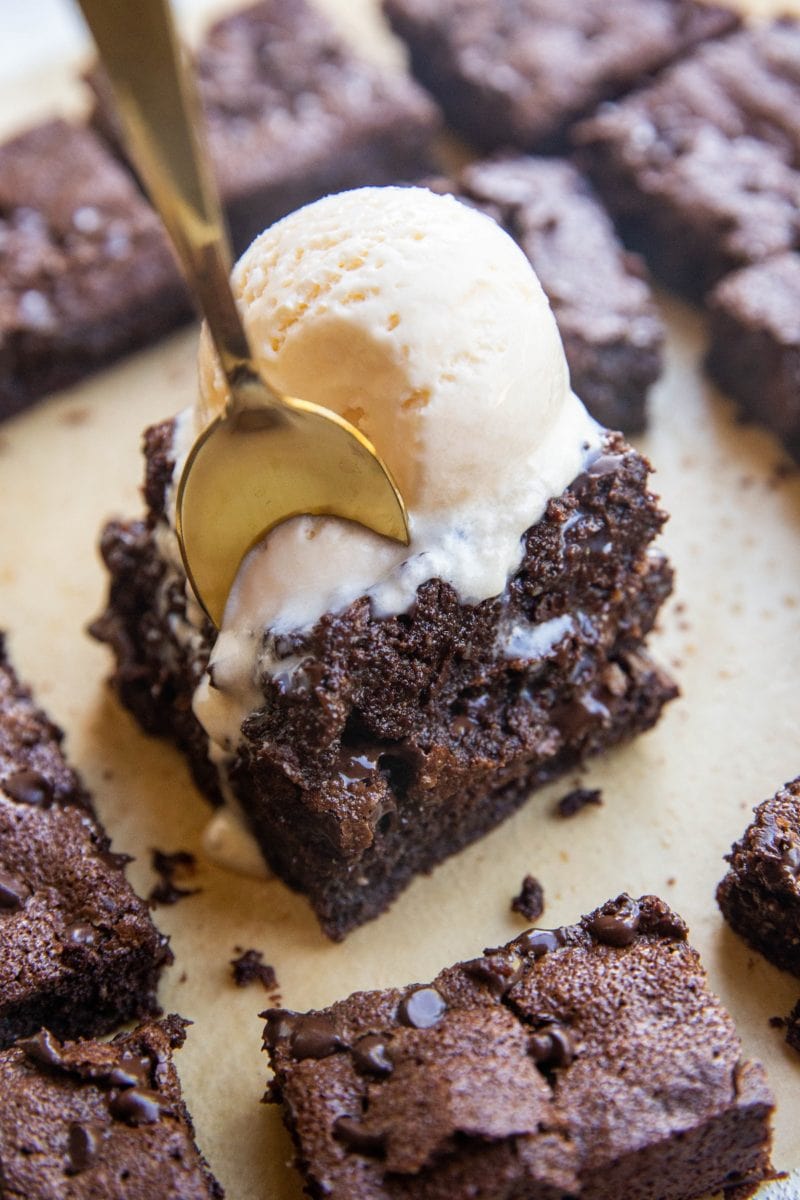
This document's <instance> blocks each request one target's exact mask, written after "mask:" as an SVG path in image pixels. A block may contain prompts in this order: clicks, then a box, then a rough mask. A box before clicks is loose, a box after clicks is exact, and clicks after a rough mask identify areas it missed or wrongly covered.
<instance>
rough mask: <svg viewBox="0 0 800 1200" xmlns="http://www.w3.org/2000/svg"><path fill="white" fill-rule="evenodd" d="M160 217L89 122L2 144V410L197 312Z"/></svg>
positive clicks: (45, 128)
mask: <svg viewBox="0 0 800 1200" xmlns="http://www.w3.org/2000/svg"><path fill="white" fill-rule="evenodd" d="M189 311H190V310H189V302H188V297H187V295H186V292H185V289H184V286H183V283H182V281H181V278H180V275H179V273H178V268H177V266H176V264H175V262H174V260H173V258H172V254H171V251H170V250H169V248H168V246H167V241H166V237H165V235H164V233H163V231H162V228H161V225H160V222H159V220H158V218H157V217H156V215H155V213H154V212H153V211H152V209H151V208H150V207H149V205H148V204H147V203H146V201H145V200H144V198H143V197H142V196H141V194H140V193H139V191H138V189H137V187H136V185H135V183H134V181H133V180H132V179H131V178H130V176H129V175H128V173H127V172H126V171H125V170H124V169H123V168H122V167H121V166H120V165H119V163H117V162H115V160H114V159H113V157H112V156H111V154H109V152H108V151H107V149H106V148H105V147H104V145H103V143H102V142H101V141H100V139H99V138H98V137H96V135H95V134H94V133H92V132H91V130H88V129H83V128H81V127H79V126H77V125H70V124H67V123H66V122H65V121H50V122H49V123H48V124H45V125H40V126H38V127H36V128H35V129H31V130H29V131H28V132H27V133H23V134H21V135H20V136H19V137H17V138H14V139H13V140H12V141H10V142H7V143H6V144H5V145H3V146H0V418H2V417H5V416H9V415H11V414H12V413H14V412H16V411H17V410H19V409H21V408H23V407H25V406H26V405H27V404H29V403H30V402H31V401H32V400H34V399H36V398H37V397H38V396H41V395H43V394H44V393H46V392H50V391H53V390H54V389H56V388H60V387H65V386H66V385H67V384H70V383H74V382H75V381H76V380H78V379H80V378H82V377H83V376H84V375H86V374H88V373H89V372H90V371H94V370H96V369H97V368H98V367H101V366H103V365H104V364H105V363H108V362H110V361H111V360H112V359H114V358H117V357H119V356H120V355H122V354H125V353H126V352H127V351H128V350H132V349H134V348H135V347H136V346H140V345H143V344H144V343H146V342H149V341H152V340H154V339H155V338H157V337H159V336H161V335H162V334H164V333H166V332H167V331H169V330H170V329H172V328H173V327H174V326H175V325H176V324H178V322H180V321H181V320H183V319H184V318H186V317H187V316H188V315H189Z"/></svg>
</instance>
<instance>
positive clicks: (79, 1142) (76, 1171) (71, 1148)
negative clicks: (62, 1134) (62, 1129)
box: [67, 1121, 102, 1175]
mask: <svg viewBox="0 0 800 1200" xmlns="http://www.w3.org/2000/svg"><path fill="white" fill-rule="evenodd" d="M101 1136H102V1135H101V1133H100V1132H99V1130H97V1129H94V1128H93V1127H92V1126H91V1125H83V1124H81V1123H80V1122H79V1121H73V1122H72V1124H71V1125H70V1127H69V1135H68V1141H67V1170H68V1172H69V1173H70V1175H80V1173H81V1171H85V1170H86V1169H87V1167H90V1166H91V1165H92V1163H93V1162H94V1160H95V1157H96V1155H97V1150H98V1147H99V1145H100V1138H101Z"/></svg>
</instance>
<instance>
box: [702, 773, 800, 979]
mask: <svg viewBox="0 0 800 1200" xmlns="http://www.w3.org/2000/svg"><path fill="white" fill-rule="evenodd" d="M754 811H755V819H754V820H753V822H752V823H751V824H750V825H748V827H747V829H746V830H745V832H744V835H743V836H742V838H741V839H740V840H739V841H738V842H735V843H734V845H733V846H732V847H731V852H730V854H729V855H727V861H728V862H729V863H730V870H729V871H728V874H727V875H726V876H725V878H724V879H723V880H722V882H721V883H720V885H719V887H718V888H717V901H718V903H719V906H720V908H721V909H722V915H723V916H724V917H725V920H726V921H727V922H728V924H729V925H730V926H731V928H732V929H734V930H735V931H736V932H737V933H738V934H739V936H740V937H742V938H744V940H745V941H746V942H747V944H748V945H749V946H752V947H753V949H754V950H758V951H760V953H761V954H763V955H764V956H765V958H768V959H769V960H770V962H772V963H774V964H775V966H776V967H781V968H782V969H783V970H784V971H791V972H792V973H793V974H794V975H800V778H798V779H795V780H793V781H792V782H791V783H787V784H786V785H785V787H782V788H781V790H780V791H779V792H777V793H776V794H775V796H773V798H772V799H771V800H765V801H764V803H763V804H760V805H759V806H758V808H756V809H755V810H754Z"/></svg>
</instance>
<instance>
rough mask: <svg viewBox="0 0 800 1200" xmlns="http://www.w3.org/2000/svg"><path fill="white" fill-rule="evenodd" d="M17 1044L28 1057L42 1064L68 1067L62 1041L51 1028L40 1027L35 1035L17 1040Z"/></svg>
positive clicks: (44, 1065)
mask: <svg viewBox="0 0 800 1200" xmlns="http://www.w3.org/2000/svg"><path fill="white" fill-rule="evenodd" d="M17 1046H18V1047H19V1049H20V1050H23V1051H24V1052H25V1054H27V1056H28V1058H30V1059H32V1060H33V1061H34V1062H35V1063H39V1065H40V1066H43V1067H60V1068H62V1069H66V1065H67V1064H66V1062H65V1060H64V1056H63V1054H62V1053H61V1050H62V1047H61V1042H59V1040H58V1038H57V1037H54V1035H53V1034H52V1033H51V1032H50V1030H49V1029H40V1030H39V1032H38V1033H37V1034H34V1036H33V1037H29V1038H24V1039H23V1040H22V1041H19V1042H17Z"/></svg>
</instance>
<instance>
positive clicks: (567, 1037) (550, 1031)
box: [528, 1025, 575, 1067]
mask: <svg viewBox="0 0 800 1200" xmlns="http://www.w3.org/2000/svg"><path fill="white" fill-rule="evenodd" d="M528 1047H529V1053H530V1055H531V1057H532V1058H533V1060H534V1062H535V1063H536V1064H537V1065H538V1066H540V1067H568V1066H569V1064H570V1063H571V1062H572V1060H573V1058H574V1057H575V1045H574V1043H573V1040H572V1035H571V1034H570V1032H569V1030H568V1029H565V1028H564V1026H563V1025H547V1026H545V1028H544V1029H540V1030H539V1031H538V1032H537V1033H534V1035H533V1036H532V1038H531V1040H530V1042H529V1043H528Z"/></svg>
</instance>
